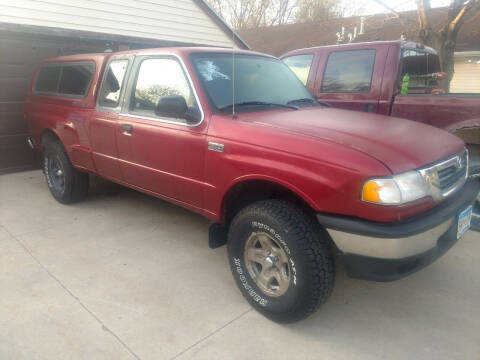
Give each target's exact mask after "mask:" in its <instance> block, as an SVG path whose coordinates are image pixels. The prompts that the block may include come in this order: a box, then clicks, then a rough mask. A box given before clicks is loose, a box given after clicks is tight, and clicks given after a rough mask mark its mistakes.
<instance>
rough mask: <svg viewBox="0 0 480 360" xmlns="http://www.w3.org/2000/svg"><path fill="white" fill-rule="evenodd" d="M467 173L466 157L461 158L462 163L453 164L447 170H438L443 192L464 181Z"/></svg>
mask: <svg viewBox="0 0 480 360" xmlns="http://www.w3.org/2000/svg"><path fill="white" fill-rule="evenodd" d="M466 173H467V166H466V157H461V158H460V162H456V163H453V164H452V165H450V166H448V167H446V168H443V169H440V170H437V174H438V181H439V183H440V189H441V190H442V192H443V191H448V190H449V189H450V188H451V187H452V186H455V184H457V183H458V182H459V181H461V180H462V179H464V178H465V176H466Z"/></svg>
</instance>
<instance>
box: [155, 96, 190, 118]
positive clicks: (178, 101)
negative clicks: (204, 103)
mask: <svg viewBox="0 0 480 360" xmlns="http://www.w3.org/2000/svg"><path fill="white" fill-rule="evenodd" d="M187 110H188V106H187V102H186V101H185V99H184V98H183V96H176V95H175V96H162V97H161V98H160V99H158V101H157V104H156V106H155V114H156V115H157V116H166V117H171V118H176V119H185V115H186V113H187Z"/></svg>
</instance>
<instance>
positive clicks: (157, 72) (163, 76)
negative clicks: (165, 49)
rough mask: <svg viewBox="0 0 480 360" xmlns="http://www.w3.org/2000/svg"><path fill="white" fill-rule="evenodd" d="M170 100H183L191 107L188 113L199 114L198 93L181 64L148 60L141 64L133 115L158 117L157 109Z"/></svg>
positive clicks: (132, 103) (171, 60)
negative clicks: (159, 101) (196, 95)
mask: <svg viewBox="0 0 480 360" xmlns="http://www.w3.org/2000/svg"><path fill="white" fill-rule="evenodd" d="M166 96H181V97H183V98H184V99H185V102H186V103H187V107H188V110H187V111H188V112H189V113H191V114H197V113H199V110H198V105H197V102H196V100H195V96H194V93H193V91H192V89H191V88H190V85H189V83H188V81H187V78H186V76H185V73H184V72H183V69H182V67H181V66H180V63H179V62H178V61H177V60H175V59H167V58H162V59H146V60H143V61H142V63H141V64H140V68H139V70H138V75H137V81H136V84H135V86H134V89H133V94H132V100H131V104H130V112H131V113H134V114H139V115H144V116H151V117H158V116H157V115H156V114H155V106H156V104H157V102H158V100H159V99H160V98H162V97H166Z"/></svg>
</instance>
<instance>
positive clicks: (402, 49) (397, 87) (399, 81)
mask: <svg viewBox="0 0 480 360" xmlns="http://www.w3.org/2000/svg"><path fill="white" fill-rule="evenodd" d="M405 51H416V52H419V53H424V54H427V56H428V55H435V56H437V57H439V55H438V54H437V53H436V52H435V51H432V50H430V49H429V48H423V49H421V48H413V47H408V46H401V47H400V51H399V61H398V70H397V81H396V83H395V90H396V91H397V92H398V93H397V96H412V95H415V96H417V95H431V94H406V95H402V94H400V89H401V87H402V72H403V65H404V56H403V54H404V52H405ZM427 61H428V60H427Z"/></svg>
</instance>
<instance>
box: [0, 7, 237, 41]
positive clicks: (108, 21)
mask: <svg viewBox="0 0 480 360" xmlns="http://www.w3.org/2000/svg"><path fill="white" fill-rule="evenodd" d="M0 9H1V11H0V22H5V23H14V24H21V25H34V26H46V27H54V28H62V29H69V30H80V31H91V32H96V33H107V34H114V35H121V36H129V37H139V38H148V39H156V40H164V41H175V42H183V43H188V44H192V43H193V44H203V45H212V46H223V47H230V46H232V40H231V38H230V37H229V36H228V34H226V33H225V32H224V31H223V29H221V28H220V26H219V25H218V24H217V23H216V22H214V21H212V19H211V18H210V17H209V16H208V15H207V14H206V13H205V11H203V10H202V9H201V8H200V7H199V5H198V4H197V2H196V1H194V0H174V1H172V0H148V1H147V0H41V1H37V0H0Z"/></svg>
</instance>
